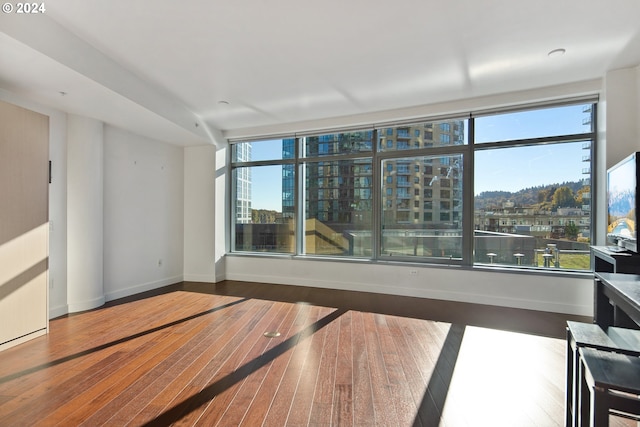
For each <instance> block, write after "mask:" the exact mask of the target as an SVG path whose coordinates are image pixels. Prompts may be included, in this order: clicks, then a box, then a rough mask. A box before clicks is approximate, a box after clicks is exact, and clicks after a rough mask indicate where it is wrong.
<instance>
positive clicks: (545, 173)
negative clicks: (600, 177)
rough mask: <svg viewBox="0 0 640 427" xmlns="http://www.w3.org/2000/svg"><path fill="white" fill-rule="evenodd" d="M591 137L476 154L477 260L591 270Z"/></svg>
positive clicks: (503, 263) (475, 258) (475, 239)
mask: <svg viewBox="0 0 640 427" xmlns="http://www.w3.org/2000/svg"><path fill="white" fill-rule="evenodd" d="M590 149H591V142H590V141H583V142H572V143H559V144H545V145H537V146H527V147H511V148H502V149H491V150H481V151H477V152H476V153H475V175H474V185H475V197H474V204H475V206H474V224H475V227H474V228H475V234H474V248H475V255H474V260H475V262H476V263H487V264H502V265H512V266H518V265H521V266H527V267H540V268H556V269H570V270H588V269H590V257H589V244H590V236H591V225H590V224H591V188H590V179H589V177H590V173H591V169H590V164H591V163H590V155H589V153H590Z"/></svg>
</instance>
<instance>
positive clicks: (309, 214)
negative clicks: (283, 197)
mask: <svg viewBox="0 0 640 427" xmlns="http://www.w3.org/2000/svg"><path fill="white" fill-rule="evenodd" d="M372 189H373V182H372V160H371V158H366V159H352V160H334V161H323V162H309V163H307V164H306V165H305V224H304V228H305V238H304V252H305V253H306V254H313V255H331V256H353V257H371V256H372V252H371V226H372V220H371V212H372V205H371V204H372V194H371V193H372Z"/></svg>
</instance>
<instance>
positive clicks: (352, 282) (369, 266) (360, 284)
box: [226, 256, 593, 315]
mask: <svg viewBox="0 0 640 427" xmlns="http://www.w3.org/2000/svg"><path fill="white" fill-rule="evenodd" d="M226 263H227V279H231V280H243V281H249V282H267V283H280V284H286V285H302V286H314V287H319V288H329V289H345V290H354V291H367V292H379V293H387V294H396V295H405V296H416V297H424V298H434V299H445V300H452V301H462V302H470V303H477V304H488V305H498V306H507V307H516V308H524V309H531V310H542V311H552V312H560V313H573V314H580V315H591V311H592V304H593V299H592V293H593V279H592V278H591V277H586V276H587V275H585V277H584V278H576V277H564V278H563V277H557V275H555V276H552V275H545V274H522V273H505V272H500V273H496V272H490V271H483V270H480V269H475V270H470V269H463V268H458V267H451V268H446V267H428V266H420V265H417V266H416V265H392V264H386V263H368V262H363V263H358V262H331V261H319V260H303V259H295V260H291V259H288V258H264V257H262V258H261V257H251V256H228V257H227V259H226ZM413 272H417V274H414V273H413Z"/></svg>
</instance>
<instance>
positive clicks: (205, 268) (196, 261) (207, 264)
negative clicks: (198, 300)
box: [184, 145, 216, 282]
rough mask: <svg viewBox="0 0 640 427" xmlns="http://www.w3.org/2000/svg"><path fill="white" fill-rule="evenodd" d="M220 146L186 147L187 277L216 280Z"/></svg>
mask: <svg viewBox="0 0 640 427" xmlns="http://www.w3.org/2000/svg"><path fill="white" fill-rule="evenodd" d="M215 184H216V147H215V146H213V145H207V146H198V147H186V148H185V149H184V280H185V281H192V282H215V281H216V247H215V234H216V232H215V219H216V218H215V217H216V206H215V196H216V185H215Z"/></svg>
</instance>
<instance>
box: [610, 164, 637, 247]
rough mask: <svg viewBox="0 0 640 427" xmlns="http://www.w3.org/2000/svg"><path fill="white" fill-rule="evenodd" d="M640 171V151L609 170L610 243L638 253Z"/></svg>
mask: <svg viewBox="0 0 640 427" xmlns="http://www.w3.org/2000/svg"><path fill="white" fill-rule="evenodd" d="M639 173H640V152H635V153H633V154H631V155H630V156H628V157H626V158H625V159H623V160H621V161H620V162H618V163H616V164H615V165H614V166H612V167H611V168H609V169H608V170H607V243H608V244H612V245H614V246H617V247H620V248H624V249H626V250H628V251H632V252H638V245H637V238H638V230H637V228H636V218H637V217H636V215H637V214H636V212H637V211H638V209H637V208H638V201H639V200H638V197H639V196H640V193H639V192H638V183H639V182H640V179H639V176H638V174H639Z"/></svg>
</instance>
